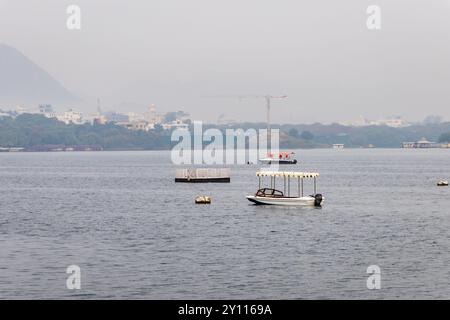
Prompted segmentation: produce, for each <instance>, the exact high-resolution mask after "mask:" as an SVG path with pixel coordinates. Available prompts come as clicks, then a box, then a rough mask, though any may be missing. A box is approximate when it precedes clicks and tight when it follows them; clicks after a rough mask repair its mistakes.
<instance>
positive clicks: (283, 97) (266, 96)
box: [213, 95, 288, 144]
mask: <svg viewBox="0 0 450 320" xmlns="http://www.w3.org/2000/svg"><path fill="white" fill-rule="evenodd" d="M287 97H288V96H286V95H283V96H272V95H225V96H213V98H238V99H239V100H242V99H265V100H266V107H267V142H268V144H270V141H271V134H270V108H271V103H272V99H286V98H287Z"/></svg>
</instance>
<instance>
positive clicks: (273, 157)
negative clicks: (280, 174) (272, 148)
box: [259, 152, 297, 164]
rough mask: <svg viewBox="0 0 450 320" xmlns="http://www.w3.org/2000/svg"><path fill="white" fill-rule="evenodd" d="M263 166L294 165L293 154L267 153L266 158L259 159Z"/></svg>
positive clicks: (295, 160)
mask: <svg viewBox="0 0 450 320" xmlns="http://www.w3.org/2000/svg"><path fill="white" fill-rule="evenodd" d="M259 162H261V163H263V164H296V163H297V159H295V153H294V152H280V153H278V154H273V153H268V154H267V157H266V158H262V159H259Z"/></svg>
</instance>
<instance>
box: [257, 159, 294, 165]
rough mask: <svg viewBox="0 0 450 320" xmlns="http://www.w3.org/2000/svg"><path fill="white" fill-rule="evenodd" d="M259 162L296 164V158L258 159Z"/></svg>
mask: <svg viewBox="0 0 450 320" xmlns="http://www.w3.org/2000/svg"><path fill="white" fill-rule="evenodd" d="M259 162H261V163H263V164H297V159H292V160H279V159H260V160H259Z"/></svg>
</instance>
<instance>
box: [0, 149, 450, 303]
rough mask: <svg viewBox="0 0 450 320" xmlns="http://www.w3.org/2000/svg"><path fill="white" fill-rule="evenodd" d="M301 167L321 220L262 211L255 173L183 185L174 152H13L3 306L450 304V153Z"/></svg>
mask: <svg viewBox="0 0 450 320" xmlns="http://www.w3.org/2000/svg"><path fill="white" fill-rule="evenodd" d="M297 157H298V159H299V160H300V162H301V163H300V164H299V165H297V166H296V167H294V166H289V167H288V168H289V169H288V170H299V171H300V170H302V171H316V170H317V171H318V172H320V173H321V177H320V179H319V183H318V191H319V192H321V193H323V194H324V196H325V198H326V200H325V203H324V206H323V208H321V209H317V208H293V207H291V208H284V207H275V206H254V205H251V204H250V202H248V201H247V200H246V199H245V195H247V194H249V193H253V192H255V191H256V189H257V186H258V184H257V179H256V177H255V171H256V170H257V169H258V167H257V166H233V167H231V168H232V181H231V183H230V184H181V183H175V182H174V176H175V169H176V168H175V166H173V165H172V164H171V162H170V153H169V152H97V153H95V152H92V153H17V154H10V153H2V154H0V200H1V210H0V298H2V299H6V298H13V299H22V298H32V299H37V298H39V299H41V298H63V299H70V298H82V299H92V298H99V299H111V298H130V299H203V298H209V299H220V298H225V299H230V298H232V299H260V298H261V299H262V298H266V299H317V298H329V299H338V298H344V299H380V298H381V299H387V298H394V299H396V298H405V299H422V298H424V299H430V298H439V299H444V298H446V299H449V298H450V188H445V187H441V188H440V187H437V186H436V182H437V181H438V180H439V179H442V178H444V179H450V150H383V149H373V150H300V151H298V152H297ZM294 168H295V169H294ZM311 191H312V189H311ZM199 194H207V195H210V196H211V197H212V204H211V205H195V204H194V198H195V196H197V195H199ZM73 264H75V265H78V266H80V268H81V290H68V289H67V288H66V279H67V277H68V275H67V274H66V268H67V266H69V265H73ZM369 265H378V266H379V267H380V268H381V289H380V290H368V289H367V286H366V279H367V277H368V276H369V275H368V274H367V273H366V270H367V267H368V266H369Z"/></svg>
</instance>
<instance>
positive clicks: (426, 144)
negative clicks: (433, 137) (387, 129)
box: [402, 138, 441, 149]
mask: <svg viewBox="0 0 450 320" xmlns="http://www.w3.org/2000/svg"><path fill="white" fill-rule="evenodd" d="M402 146H403V148H404V149H429V148H441V145H440V144H439V143H436V142H430V141H428V140H427V139H426V138H422V139H420V140H419V141H416V142H403V144H402Z"/></svg>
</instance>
